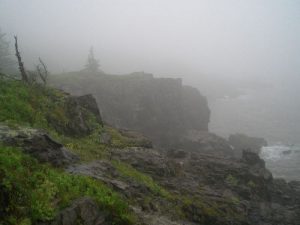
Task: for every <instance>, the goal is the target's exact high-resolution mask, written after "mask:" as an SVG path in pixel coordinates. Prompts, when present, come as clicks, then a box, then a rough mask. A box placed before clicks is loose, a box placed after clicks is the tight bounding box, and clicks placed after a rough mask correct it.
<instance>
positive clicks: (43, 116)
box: [0, 79, 68, 129]
mask: <svg viewBox="0 0 300 225" xmlns="http://www.w3.org/2000/svg"><path fill="white" fill-rule="evenodd" d="M64 98H65V96H64V94H63V92H61V91H59V90H56V89H53V88H47V87H42V86H39V85H26V84H24V83H22V82H19V81H8V80H4V79H0V106H1V108H0V122H7V123H11V124H19V125H30V126H32V127H38V128H45V129H53V127H51V125H50V124H48V121H47V120H48V119H50V118H51V119H53V120H56V121H58V122H59V123H61V124H66V123H67V122H68V119H67V118H66V116H65V112H64V110H63V104H64Z"/></svg>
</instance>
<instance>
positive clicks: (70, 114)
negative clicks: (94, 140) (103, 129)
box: [47, 94, 102, 136]
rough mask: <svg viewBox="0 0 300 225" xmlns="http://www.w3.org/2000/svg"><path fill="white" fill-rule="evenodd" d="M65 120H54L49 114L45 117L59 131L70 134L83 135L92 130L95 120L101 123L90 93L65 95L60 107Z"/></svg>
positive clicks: (94, 101) (96, 106)
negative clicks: (93, 120)
mask: <svg viewBox="0 0 300 225" xmlns="http://www.w3.org/2000/svg"><path fill="white" fill-rule="evenodd" d="M62 111H63V112H64V115H63V116H64V118H65V120H66V121H65V122H62V121H56V120H55V118H52V117H51V115H50V116H49V117H48V118H47V120H48V122H49V123H50V124H51V126H53V127H54V128H55V130H57V131H58V132H60V133H64V134H66V135H70V136H84V135H87V134H90V133H91V132H92V131H93V128H94V127H93V125H94V123H93V122H92V121H91V119H92V118H91V117H94V119H95V120H96V121H95V122H97V123H99V124H102V118H101V114H100V111H99V109H98V105H97V102H96V99H95V98H94V97H93V96H92V95H91V94H87V95H83V96H67V97H66V98H65V99H64V105H63V107H62Z"/></svg>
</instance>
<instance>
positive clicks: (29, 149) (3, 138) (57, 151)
mask: <svg viewBox="0 0 300 225" xmlns="http://www.w3.org/2000/svg"><path fill="white" fill-rule="evenodd" d="M0 142H3V143H5V144H7V145H12V146H17V147H20V148H21V149H22V150H23V151H24V152H25V153H27V154H30V155H31V156H33V157H34V158H36V159H38V160H39V161H40V162H42V163H50V164H52V165H54V166H58V167H61V166H66V165H69V164H72V163H75V162H77V161H78V160H79V158H78V157H77V156H76V155H75V154H73V153H71V152H70V151H68V150H67V149H66V148H65V147H64V146H63V145H62V144H60V143H58V142H56V141H54V140H53V139H52V138H51V137H50V136H49V135H48V134H47V133H46V132H43V131H41V130H37V129H33V128H26V127H14V128H12V127H9V126H6V125H3V124H0Z"/></svg>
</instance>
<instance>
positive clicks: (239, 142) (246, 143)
mask: <svg viewBox="0 0 300 225" xmlns="http://www.w3.org/2000/svg"><path fill="white" fill-rule="evenodd" d="M228 142H229V144H230V145H232V146H233V148H234V149H235V150H236V152H237V153H240V155H241V153H242V151H243V150H246V149H249V150H251V151H253V152H256V153H259V152H260V149H261V148H262V147H264V146H267V145H268V143H267V141H266V140H265V139H263V138H258V137H249V136H247V135H245V134H231V135H230V136H229V138H228Z"/></svg>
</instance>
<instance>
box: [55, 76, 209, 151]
mask: <svg viewBox="0 0 300 225" xmlns="http://www.w3.org/2000/svg"><path fill="white" fill-rule="evenodd" d="M52 84H53V85H55V86H56V87H59V88H61V89H64V90H66V91H68V92H71V93H73V94H76V95H82V94H88V93H92V94H93V95H94V96H95V97H96V99H97V102H98V104H99V105H101V114H102V116H103V119H104V121H106V122H107V123H108V124H111V125H113V126H115V127H118V128H126V129H130V130H136V131H139V132H142V133H143V134H144V135H146V136H148V137H149V138H150V139H152V140H153V141H154V143H155V144H159V145H162V146H166V145H168V144H169V143H170V142H172V141H174V140H176V139H178V138H180V137H182V136H183V135H184V134H185V133H187V132H188V131H189V130H198V131H207V129H208V122H209V117H210V110H209V108H208V105H207V100H206V98H205V97H204V96H202V95H201V94H200V93H199V91H198V90H197V89H196V88H192V87H188V86H184V85H182V81H181V79H172V78H154V77H153V75H151V74H145V73H132V74H129V75H122V76H117V75H106V74H104V73H99V74H88V73H86V72H85V73H84V72H76V73H75V72H74V73H69V74H64V75H60V76H55V77H53V78H52Z"/></svg>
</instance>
